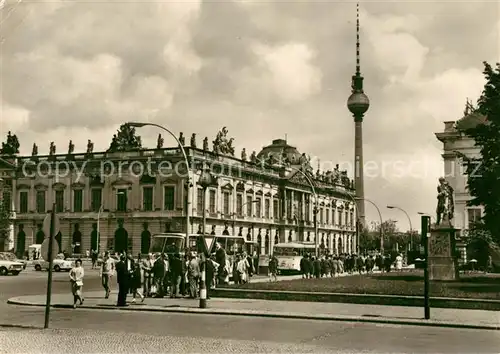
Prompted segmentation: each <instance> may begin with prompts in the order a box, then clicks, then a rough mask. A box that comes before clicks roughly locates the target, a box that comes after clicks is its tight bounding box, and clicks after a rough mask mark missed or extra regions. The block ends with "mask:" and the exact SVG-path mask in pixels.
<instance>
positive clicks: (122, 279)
mask: <svg viewBox="0 0 500 354" xmlns="http://www.w3.org/2000/svg"><path fill="white" fill-rule="evenodd" d="M126 259H127V257H126V256H125V255H121V256H120V262H118V263H117V264H116V281H117V282H118V300H117V303H116V306H119V307H123V306H127V293H128V290H129V281H130V276H129V272H128V270H127V264H126V263H125V261H126Z"/></svg>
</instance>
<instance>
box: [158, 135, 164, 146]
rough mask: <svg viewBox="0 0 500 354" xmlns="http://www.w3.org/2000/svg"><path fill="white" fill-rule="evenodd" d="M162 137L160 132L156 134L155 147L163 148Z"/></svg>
mask: <svg viewBox="0 0 500 354" xmlns="http://www.w3.org/2000/svg"><path fill="white" fill-rule="evenodd" d="M163 142H164V140H163V137H162V136H161V134H158V139H156V148H157V149H161V148H163Z"/></svg>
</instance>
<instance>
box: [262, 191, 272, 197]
mask: <svg viewBox="0 0 500 354" xmlns="http://www.w3.org/2000/svg"><path fill="white" fill-rule="evenodd" d="M264 196H265V197H268V198H271V197H272V196H273V195H272V194H271V192H267V193H266V194H264Z"/></svg>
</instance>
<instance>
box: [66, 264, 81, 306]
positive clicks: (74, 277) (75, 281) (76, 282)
mask: <svg viewBox="0 0 500 354" xmlns="http://www.w3.org/2000/svg"><path fill="white" fill-rule="evenodd" d="M84 276H85V272H84V270H83V267H82V260H81V259H77V260H76V261H75V266H74V267H73V268H72V269H71V270H70V271H69V279H70V283H71V292H72V293H73V308H75V309H76V304H77V302H80V305H82V304H83V294H82V288H83V277H84Z"/></svg>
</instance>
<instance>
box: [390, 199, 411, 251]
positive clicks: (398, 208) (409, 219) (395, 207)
mask: <svg viewBox="0 0 500 354" xmlns="http://www.w3.org/2000/svg"><path fill="white" fill-rule="evenodd" d="M387 209H397V210H400V211H402V212H403V213H405V215H406V217H407V218H408V222H409V223H410V249H411V250H413V227H412V225H411V218H410V215H408V213H407V212H406V210H404V209H403V208H400V207H398V206H394V205H388V206H387Z"/></svg>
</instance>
